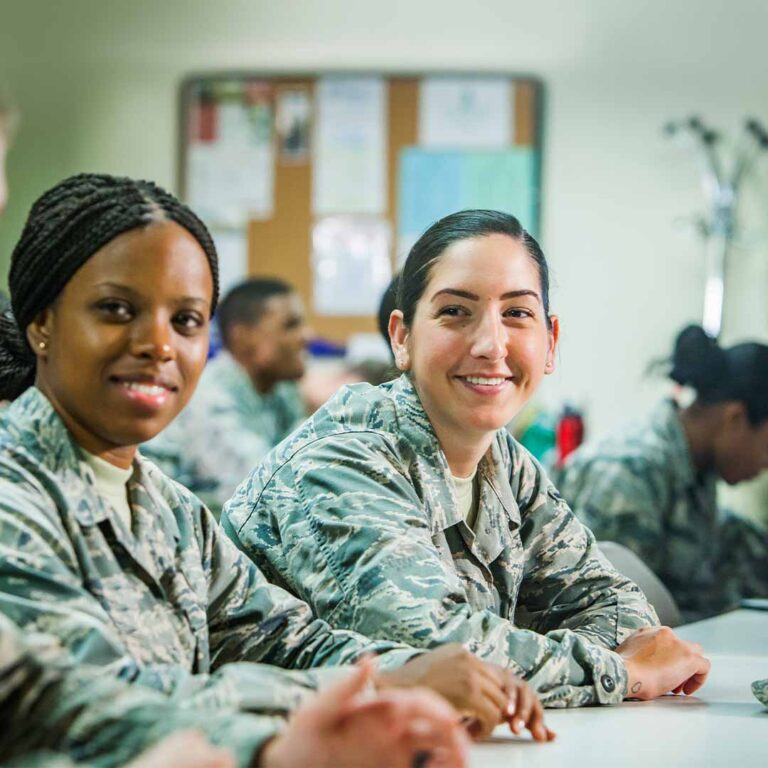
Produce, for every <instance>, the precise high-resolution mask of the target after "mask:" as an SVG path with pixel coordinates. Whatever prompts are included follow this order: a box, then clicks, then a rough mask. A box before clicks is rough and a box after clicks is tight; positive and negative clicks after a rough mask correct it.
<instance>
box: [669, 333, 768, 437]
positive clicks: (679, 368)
mask: <svg viewBox="0 0 768 768" xmlns="http://www.w3.org/2000/svg"><path fill="white" fill-rule="evenodd" d="M669 377H670V378H671V379H672V380H673V381H676V382H677V383H678V384H682V385H684V386H689V387H691V388H693V389H694V390H696V400H697V402H700V403H702V404H704V405H708V404H712V403H719V402H724V401H727V400H736V401H738V402H742V403H744V405H745V406H746V408H747V414H748V416H749V420H750V423H751V424H752V425H757V424H760V423H761V422H763V421H765V419H766V418H768V346H766V345H765V344H757V343H756V342H747V343H744V344H737V345H735V346H733V347H728V348H726V349H723V348H722V347H720V346H719V345H718V343H717V341H716V340H715V339H713V338H711V337H710V336H707V334H706V333H705V332H704V330H703V329H702V328H701V327H700V326H697V325H690V326H688V327H687V328H685V329H683V330H682V331H681V332H680V334H679V335H678V337H677V340H676V341H675V348H674V351H673V353H672V369H671V371H670V373H669Z"/></svg>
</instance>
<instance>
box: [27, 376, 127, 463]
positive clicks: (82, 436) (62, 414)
mask: <svg viewBox="0 0 768 768" xmlns="http://www.w3.org/2000/svg"><path fill="white" fill-rule="evenodd" d="M35 386H36V387H37V388H38V389H39V390H40V391H41V392H42V393H43V394H44V395H45V396H46V397H47V398H48V401H49V402H50V403H51V405H52V406H53V410H54V411H56V413H57V414H58V415H59V418H60V419H61V420H62V422H64V426H65V427H66V428H67V431H68V432H69V434H70V435H72V439H73V440H74V441H75V442H76V443H77V444H78V445H79V446H80V447H81V448H83V449H84V450H86V451H88V453H90V454H92V455H93V456H97V457H98V458H100V459H103V460H104V461H108V462H109V463H110V464H113V465H114V466H116V467H120V469H128V468H129V467H130V466H131V465H132V464H133V460H134V458H135V457H136V450H137V448H138V446H136V445H113V444H111V443H108V442H107V441H106V440H102V439H101V438H99V437H97V436H96V435H94V434H92V433H91V432H89V431H88V430H87V429H85V428H84V427H83V426H81V425H80V424H79V423H78V421H77V419H75V418H74V417H73V416H72V415H71V414H70V413H69V411H67V409H66V408H65V407H64V406H63V405H62V404H61V403H60V402H59V400H58V398H57V397H56V395H55V394H54V393H53V392H52V391H51V390H50V388H49V387H48V386H47V385H46V383H45V382H44V381H41V380H40V379H39V377H38V379H37V380H36V381H35Z"/></svg>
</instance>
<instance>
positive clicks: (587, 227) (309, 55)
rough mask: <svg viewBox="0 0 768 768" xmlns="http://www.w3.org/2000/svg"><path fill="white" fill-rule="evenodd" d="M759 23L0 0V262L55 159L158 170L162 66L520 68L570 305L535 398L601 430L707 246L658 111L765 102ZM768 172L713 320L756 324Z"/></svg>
mask: <svg viewBox="0 0 768 768" xmlns="http://www.w3.org/2000/svg"><path fill="white" fill-rule="evenodd" d="M766 30H768V3H764V2H761V1H760V0H677V1H676V2H674V3H673V2H670V0H645V1H644V2H642V3H640V2H632V3H630V2H626V1H622V0H562V2H553V1H552V0H537V2H535V3H523V2H516V1H515V0H484V2H481V3H474V4H468V3H466V2H454V0H424V1H423V2H419V1H418V0H387V1H386V2H374V0H350V1H349V2H346V1H345V2H339V1H336V2H333V1H328V0H326V1H325V2H320V1H317V2H312V1H311V0H281V1H280V2H264V1H263V0H251V1H250V2H244V1H242V0H229V1H227V0H217V2H208V3H202V2H191V1H188V0H187V1H185V0H162V1H161V2H158V0H133V1H132V2H130V3H129V2H103V1H102V2H98V1H94V2H86V0H67V2H63V3H61V2H58V3H57V2H53V1H51V2H41V1H40V0H3V2H2V5H0V79H2V78H3V77H4V78H5V79H6V80H7V81H8V82H9V83H10V85H11V87H12V88H13V90H14V91H15V93H16V96H17V100H18V102H19V103H20V106H21V108H22V110H23V113H24V124H23V130H22V133H21V135H20V137H19V140H18V142H17V146H16V147H15V151H14V152H13V154H12V156H11V162H10V169H9V170H10V182H11V185H12V201H11V206H10V208H9V211H8V215H7V217H6V220H5V221H4V222H2V224H0V254H1V258H2V268H3V271H4V270H5V269H7V259H8V255H9V250H10V247H11V245H12V243H13V242H14V241H15V238H16V237H17V235H18V232H19V230H20V228H21V224H22V221H23V216H24V215H25V212H26V210H27V208H28V207H29V204H30V203H31V201H32V200H33V199H34V197H35V196H36V195H37V194H39V193H40V192H41V191H42V190H43V189H45V188H46V187H47V186H49V185H50V184H52V183H54V182H55V181H57V180H58V179H60V178H61V177H62V176H64V175H66V174H69V173H73V172H77V171H81V170H103V171H108V172H117V173H126V174H131V175H139V176H145V177H151V178H154V179H156V180H157V181H158V182H160V183H161V184H163V185H167V186H169V187H171V188H173V186H174V182H175V151H176V124H175V119H176V113H175V110H176V93H177V85H178V83H179V81H180V79H181V78H182V76H184V75H185V74H187V73H189V72H191V71H200V70H213V69H225V68H240V69H243V68H254V69H275V70H290V69H296V70H318V69H327V68H347V69H356V68H358V69H384V70H394V71H397V70H431V69H438V70H439V69H441V68H450V69H452V70H458V69H467V70H473V71H476V70H502V71H504V70H508V71H510V72H519V73H531V74H535V75H538V76H540V77H541V78H542V79H543V80H544V83H545V86H546V118H545V156H544V182H543V183H544V186H543V236H542V243H543V246H544V249H545V252H546V253H547V254H548V255H549V258H550V261H551V264H552V267H553V270H554V278H555V287H554V291H553V302H554V308H555V310H556V311H558V312H559V314H560V315H561V317H562V322H563V339H562V352H561V359H560V364H559V370H558V372H557V373H556V374H555V376H554V377H552V379H551V380H550V381H548V382H547V386H546V387H545V389H544V392H543V398H544V399H545V400H548V401H553V402H555V401H559V400H561V399H563V398H571V399H576V400H577V401H578V402H581V403H583V404H584V405H586V406H587V407H588V410H589V416H590V426H591V429H592V433H593V434H596V433H600V432H603V431H605V430H606V429H608V428H610V427H612V426H613V425H615V424H616V423H617V422H619V421H620V420H622V419H624V418H626V417H628V416H631V415H633V414H635V413H637V412H638V410H640V409H642V408H644V407H645V406H646V405H648V404H649V403H650V402H651V401H652V399H653V398H654V397H655V396H656V395H657V393H658V392H659V391H660V388H661V389H663V385H661V384H660V383H658V382H657V383H649V382H643V381H642V379H641V375H642V372H643V370H644V368H645V366H646V363H647V362H648V361H649V360H650V359H651V358H653V357H657V356H660V355H663V354H665V353H666V352H668V350H669V347H670V343H671V340H672V338H673V335H674V333H675V331H676V330H677V329H678V328H679V327H680V326H681V325H682V324H683V323H685V322H686V321H689V320H696V319H698V318H699V315H700V305H701V301H702V286H703V279H704V274H703V263H702V259H701V258H700V251H701V248H700V245H699V243H698V242H697V240H696V238H695V236H694V235H693V234H692V232H690V231H689V230H686V229H684V228H681V227H680V226H676V225H675V220H676V219H679V218H682V217H685V216H687V215H689V214H692V213H694V212H696V211H697V210H699V209H701V207H702V197H701V194H700V192H699V189H698V182H697V176H696V170H695V166H694V161H693V157H692V156H689V155H686V154H685V151H684V150H683V149H682V148H680V147H676V146H674V145H672V144H670V143H669V142H668V141H667V140H665V139H664V138H663V137H662V135H661V130H660V129H661V126H662V124H663V123H664V122H665V121H667V120H668V119H670V118H673V117H680V116H685V115H687V114H689V113H690V112H692V111H697V112H700V113H701V114H702V115H703V116H705V117H706V118H708V119H710V120H711V121H712V122H714V123H715V124H716V125H719V126H724V127H726V128H728V129H729V130H730V131H731V132H733V130H734V129H735V128H737V127H738V126H739V124H740V121H741V120H742V118H743V117H744V116H745V115H747V114H754V115H757V116H759V117H762V118H763V119H766V120H768V66H766V62H765V61H764V60H763V59H764V50H765V43H764V38H765V34H766ZM766 178H768V158H766V161H765V163H764V165H763V169H762V178H761V177H760V176H759V175H758V177H757V178H756V179H755V180H753V182H752V183H751V189H750V190H748V192H749V197H750V198H751V200H750V201H748V206H749V208H750V212H749V216H746V217H745V218H746V219H747V222H746V223H747V224H748V228H747V229H746V230H745V231H744V248H743V250H742V253H741V254H740V258H739V263H738V265H734V266H735V267H737V268H738V275H735V279H734V281H733V284H734V286H736V285H738V291H737V290H734V291H733V292H732V295H730V296H729V300H730V306H729V314H728V323H727V327H726V337H727V338H737V337H739V338H740V337H743V336H744V335H746V334H749V335H754V336H758V337H764V336H765V335H766V332H768V307H767V306H766V302H765V294H766V286H767V281H766V277H767V275H766V272H768V266H767V262H768V259H766V238H765V235H766V223H767V222H766V218H767V217H766V212H768V205H767V203H768V196H766V186H767V185H766V184H765V179H766ZM758 187H762V188H761V189H758ZM758 192H759V194H758Z"/></svg>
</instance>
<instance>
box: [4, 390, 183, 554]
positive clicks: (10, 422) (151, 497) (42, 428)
mask: <svg viewBox="0 0 768 768" xmlns="http://www.w3.org/2000/svg"><path fill="white" fill-rule="evenodd" d="M3 416H4V418H3V421H4V425H5V427H6V429H7V430H8V432H9V435H10V437H11V439H12V440H13V442H14V444H15V445H17V446H20V448H21V450H23V451H25V452H27V453H31V454H32V457H33V459H34V460H35V462H36V463H38V464H39V465H42V466H43V467H44V468H45V469H46V470H47V471H48V472H49V473H50V474H51V475H52V476H55V478H56V480H55V484H56V485H57V486H59V487H60V489H61V493H62V495H63V496H64V501H65V502H66V503H67V504H68V505H69V506H70V508H71V510H72V513H73V514H74V516H75V518H76V520H77V522H78V524H79V525H81V526H84V527H89V526H94V525H98V524H99V523H102V522H104V521H105V520H107V519H112V518H113V517H114V516H113V515H112V514H111V510H110V508H109V507H108V506H107V504H105V503H104V501H103V500H102V498H101V497H100V495H99V494H98V492H97V491H96V479H95V477H94V474H93V470H92V469H91V467H90V466H88V464H87V462H86V461H85V458H84V456H83V454H82V451H81V449H80V448H79V446H78V445H77V443H75V441H74V440H73V438H72V435H71V434H70V433H69V430H67V428H66V426H65V425H64V422H63V421H62V420H61V417H60V416H59V414H58V413H56V411H55V409H54V408H53V406H52V405H51V402H50V401H49V400H48V398H47V397H46V396H45V395H44V394H43V393H42V392H41V391H40V390H39V389H38V388H37V387H30V388H29V389H27V390H26V391H25V392H24V393H23V394H22V395H20V396H19V397H18V398H16V400H15V401H14V402H13V403H12V404H11V405H10V406H9V408H8V409H7V411H6V413H5V414H4V415H3ZM149 466H151V465H149V464H148V463H147V462H146V460H145V459H143V458H142V457H140V456H138V457H137V459H136V460H135V462H134V473H133V476H132V477H131V479H130V480H129V483H128V487H129V491H130V493H131V497H132V498H137V492H138V498H140V499H141V500H142V501H144V500H146V506H148V507H149V509H148V511H149V512H151V513H153V514H155V515H156V516H157V518H158V519H159V520H160V524H161V526H162V527H163V528H164V530H165V532H166V535H167V536H171V537H173V538H175V539H176V540H179V539H180V538H181V536H180V532H179V528H178V524H177V523H176V520H175V519H174V518H173V516H172V515H169V514H163V513H162V511H163V510H165V509H166V507H167V503H166V502H165V501H164V500H163V499H162V498H160V497H159V495H158V492H157V490H156V489H155V488H154V483H152V482H151V480H150V479H149V477H148V474H147V469H148V467H149ZM121 528H122V526H121ZM115 529H116V533H117V534H118V537H119V538H120V539H123V538H124V537H123V536H122V535H121V534H122V533H123V531H122V530H120V531H118V530H117V529H118V525H115Z"/></svg>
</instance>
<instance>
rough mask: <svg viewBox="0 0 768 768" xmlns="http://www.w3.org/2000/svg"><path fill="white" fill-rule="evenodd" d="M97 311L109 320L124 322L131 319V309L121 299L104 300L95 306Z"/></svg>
mask: <svg viewBox="0 0 768 768" xmlns="http://www.w3.org/2000/svg"><path fill="white" fill-rule="evenodd" d="M96 308H97V310H98V311H99V312H100V313H101V314H102V315H104V316H105V317H107V318H108V319H110V320H116V321H118V322H126V321H128V320H130V319H131V318H132V317H133V307H132V306H131V305H130V304H129V303H128V302H127V301H122V300H121V299H105V300H103V301H100V302H99V303H98V304H97V305H96Z"/></svg>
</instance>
